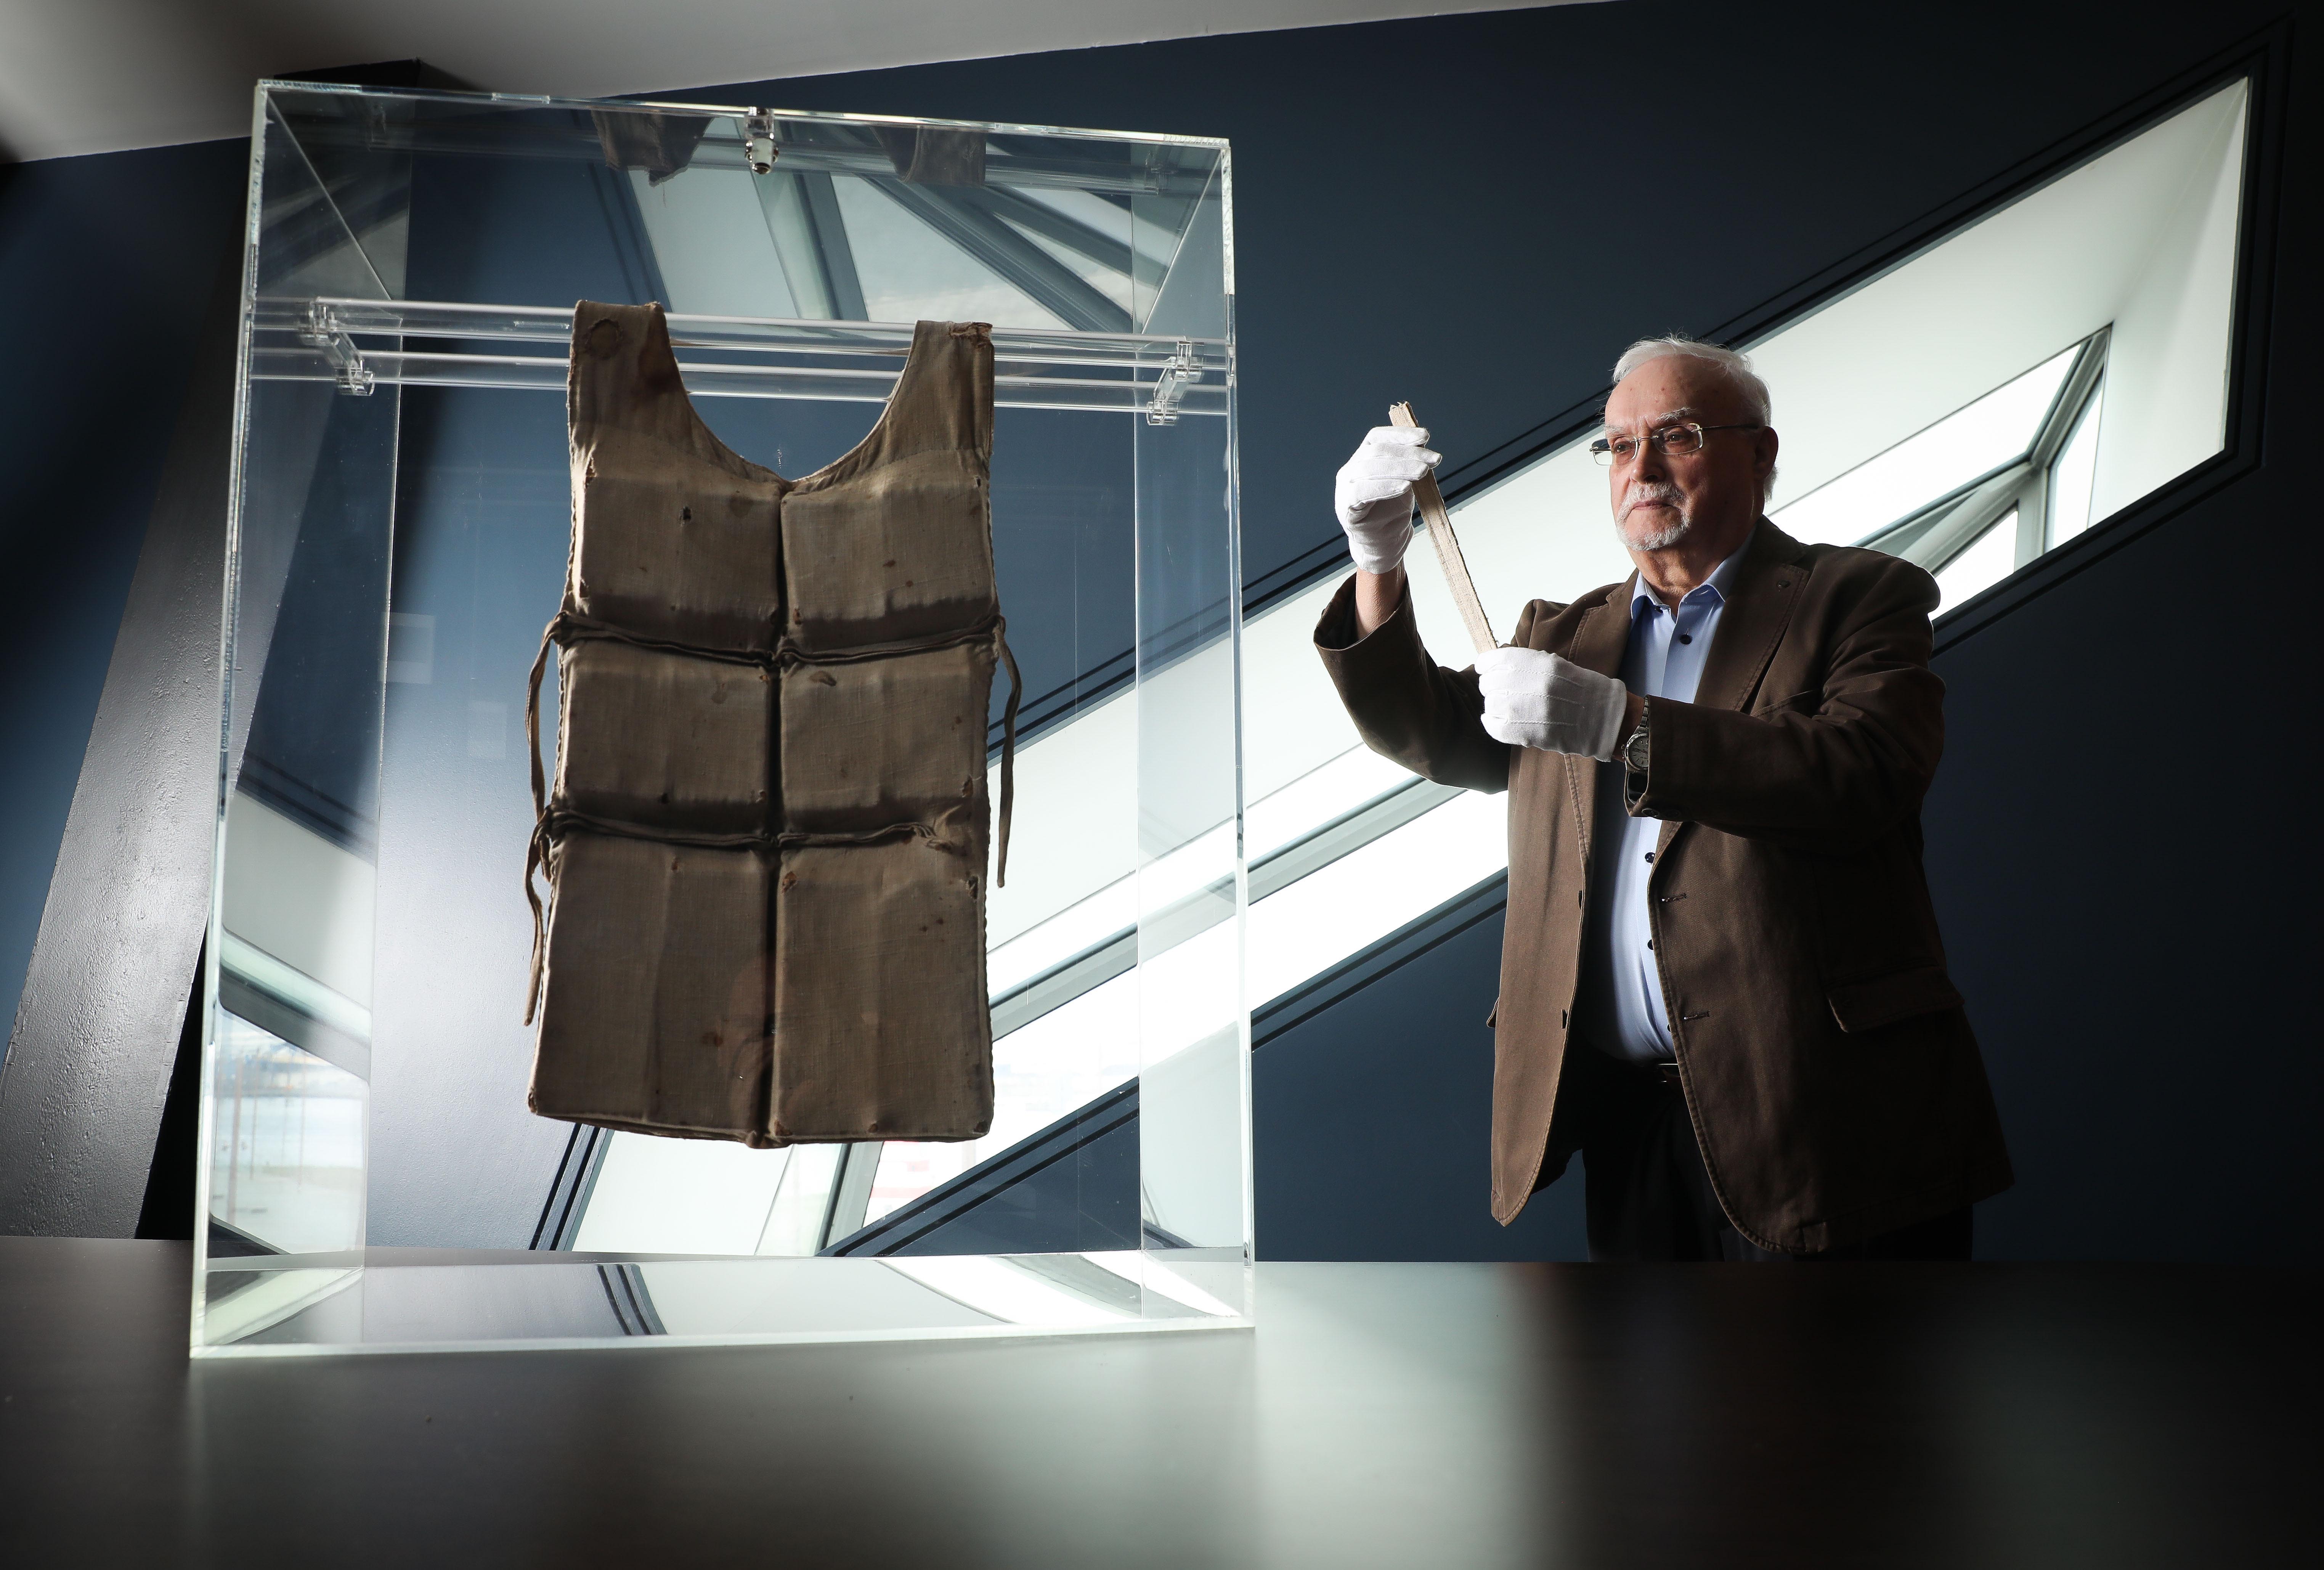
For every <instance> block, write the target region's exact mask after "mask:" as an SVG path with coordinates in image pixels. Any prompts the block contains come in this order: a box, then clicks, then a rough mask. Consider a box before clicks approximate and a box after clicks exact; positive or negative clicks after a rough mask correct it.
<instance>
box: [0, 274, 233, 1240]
mask: <svg viewBox="0 0 2324 1570" xmlns="http://www.w3.org/2000/svg"><path fill="white" fill-rule="evenodd" d="M236 260H237V262H238V257H237V258H236ZM220 271H221V274H222V277H221V280H220V283H219V287H218V288H217V291H215V300H214V303H213V304H212V306H211V308H210V309H209V311H208V317H207V319H206V320H205V323H204V326H203V330H202V335H201V338H200V340H199V343H198V346H197V350H196V354H195V361H194V374H193V380H192V383H191V385H190V386H189V390H188V392H187V397H186V402H185V404H184V406H183V408H182V409H181V410H180V413H179V417H178V420H177V422H176V425H175V428H174V429H173V430H172V431H171V436H170V448H169V453H168V456H167V457H166V458H165V460H164V463H163V467H162V472H161V486H160V490H159V492H158V493H157V494H156V496H155V499H154V503H153V510H152V516H151V519H150V521H149V522H148V523H147V525H146V531H145V543H144V548H143V550H142V551H141V553H140V554H139V556H138V559H137V572H136V577H134V579H133V580H132V582H131V585H130V590H129V602H128V605H127V608H126V610H125V611H124V614H123V616H122V619H121V631H120V633H119V634H118V636H117V637H116V638H115V642H114V646H113V660H112V664H111V665H110V666H109V667H108V669H107V670H106V678H105V691H104V695H103V697H102V698H101V699H100V700H99V702H98V705H97V719H96V723H95V725H93V726H92V727H91V729H90V733H89V739H88V753H87V754H86V755H85V757H84V758H83V760H82V763H81V771H80V782H79V784H78V786H77V787H76V789H75V790H74V792H73V802H72V811H71V814H70V816H69V817H68V818H67V819H66V823H65V833H64V840H63V843H62V845H61V846H60V849H59V851H58V854H57V865H56V872H55V873H54V875H53V876H52V878H51V882H50V884H49V898H48V903H47V905H46V906H45V908H44V909H43V910H42V915H41V930H40V937H39V938H38V939H37V941H36V942H35V944H34V946H33V949H32V965H31V966H30V968H29V969H28V970H27V972H26V974H25V977H24V990H23V997H22V999H21V1000H20V1002H18V1004H17V1009H16V1020H15V1028H14V1031H13V1032H12V1034H11V1037H10V1039H9V1043H8V1056H7V1059H6V1063H5V1067H0V1233H42V1234H49V1235H58V1236H77V1237H128V1236H130V1235H131V1234H132V1233H134V1230H135V1228H136V1225H137V1216H138V1208H139V1205H141V1204H142V1202H143V1198H144V1195H145V1184H146V1178H147V1174H148V1172H149V1169H150V1167H151V1163H152V1156H153V1139H154V1134H155V1131H157V1130H158V1128H159V1127H160V1124H161V1107H162V1103H163V1101H164V1099H165V1097H166V1095H167V1094H168V1090H169V1084H170V1071H171V1067H172V1065H173V1063H174V1062H175V1060H176V1056H177V1049H178V1039H179V1032H180V1027H181V1025H182V1024H183V1021H184V1019H185V1010H186V998H187V992H188V984H189V982H190V981H191V980H192V978H193V974H194V965H195V961H196V958H197V956H198V955H199V954H200V952H201V944H202V936H203V932H204V930H205V928H206V927H207V924H208V919H209V905H210V854H211V846H212V844H213V841H214V839H215V827H214V826H215V823H216V817H217V771H218V728H219V727H218V681H217V662H218V626H219V620H218V618H219V605H220V602H221V598H222V594H223V586H224V577H225V551H226V481H227V466H228V460H229V457H230V440H231V432H232V423H233V412H234V369H235V354H234V351H235V294H236V291H237V287H238V285H239V282H240V278H239V273H240V268H239V266H238V265H235V264H232V263H229V264H227V265H226V266H224V267H222V268H221V270H220ZM135 396H136V394H135V392H134V390H132V389H129V388H126V387H124V390H123V397H124V401H128V400H133V399H134V397H135ZM132 429H134V421H132V420H128V419H127V418H124V432H126V431H129V430H132Z"/></svg>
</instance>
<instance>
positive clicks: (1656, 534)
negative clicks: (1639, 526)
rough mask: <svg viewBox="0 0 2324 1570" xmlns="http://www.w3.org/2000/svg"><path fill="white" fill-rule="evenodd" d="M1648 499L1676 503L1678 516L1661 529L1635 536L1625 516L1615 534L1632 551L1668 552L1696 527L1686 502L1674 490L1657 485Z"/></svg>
mask: <svg viewBox="0 0 2324 1570" xmlns="http://www.w3.org/2000/svg"><path fill="white" fill-rule="evenodd" d="M1647 499H1649V500H1654V501H1669V502H1672V503H1676V505H1675V507H1674V511H1675V512H1676V513H1677V514H1678V516H1677V517H1675V518H1674V519H1673V520H1672V521H1671V522H1668V523H1665V524H1664V525H1663V526H1662V527H1661V528H1660V529H1655V530H1650V531H1646V532H1645V533H1636V534H1634V533H1632V532H1631V531H1630V524H1629V520H1628V514H1625V515H1624V516H1623V517H1622V518H1621V519H1619V520H1617V521H1616V522H1615V524H1614V532H1615V533H1616V534H1617V535H1618V536H1619V537H1620V539H1621V541H1622V543H1623V544H1624V545H1627V546H1628V547H1629V548H1630V549H1631V550H1669V549H1670V548H1671V547H1672V546H1674V545H1676V544H1677V543H1678V542H1679V541H1680V540H1683V539H1685V538H1686V532H1687V531H1688V530H1690V529H1692V528H1693V527H1694V520H1693V519H1692V518H1691V517H1689V516H1688V515H1687V512H1686V503H1685V502H1684V501H1683V500H1682V499H1681V498H1680V497H1679V495H1678V494H1677V493H1676V492H1674V491H1673V490H1670V489H1667V488H1665V487H1663V486H1659V485H1657V486H1655V488H1654V489H1653V490H1651V491H1650V492H1648V493H1647Z"/></svg>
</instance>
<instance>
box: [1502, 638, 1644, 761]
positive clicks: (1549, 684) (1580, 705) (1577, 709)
mask: <svg viewBox="0 0 2324 1570" xmlns="http://www.w3.org/2000/svg"><path fill="white" fill-rule="evenodd" d="M1477 688H1478V690H1479V692H1480V695H1481V696H1482V697H1483V698H1484V714H1483V716H1482V720H1483V724H1484V727H1485V732H1486V734H1488V735H1490V736H1492V737H1493V738H1494V739H1496V740H1498V741H1502V742H1506V743H1508V744H1510V745H1511V746H1525V747H1538V748H1541V749H1543V750H1545V751H1547V752H1553V753H1573V754H1575V755H1577V756H1581V757H1589V758H1600V759H1606V758H1611V757H1612V756H1613V755H1614V747H1615V744H1616V743H1617V742H1618V740H1619V739H1620V738H1619V732H1620V728H1621V722H1622V715H1623V712H1624V709H1625V707H1626V705H1627V703H1628V698H1629V689H1628V688H1626V687H1624V686H1623V685H1622V684H1621V683H1620V682H1619V681H1617V680H1615V679H1613V678H1612V677H1610V676H1600V674H1598V672H1596V671H1594V670H1584V669H1583V668H1582V667H1581V666H1579V665H1576V664H1574V663H1573V662H1572V660H1567V659H1563V658H1562V657H1561V656H1559V655H1555V654H1549V653H1545V652H1543V651H1540V650H1538V649H1493V650H1488V651H1485V652H1484V653H1481V654H1480V655H1478V656H1477Z"/></svg>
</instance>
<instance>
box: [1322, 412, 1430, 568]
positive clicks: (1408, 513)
mask: <svg viewBox="0 0 2324 1570" xmlns="http://www.w3.org/2000/svg"><path fill="white" fill-rule="evenodd" d="M1437 456H1438V455H1437V454H1435V453H1433V452H1430V451H1429V450H1428V432H1427V431H1425V430H1424V429H1421V428H1420V427H1418V426H1403V425H1376V426H1374V427H1372V428H1371V429H1369V430H1368V431H1366V432H1365V433H1364V439H1363V444H1362V445H1361V446H1360V447H1359V448H1356V452H1355V456H1354V457H1351V458H1350V459H1349V460H1348V461H1347V462H1346V463H1344V464H1342V465H1341V466H1340V474H1339V477H1338V479H1337V480H1336V481H1335V482H1334V484H1333V486H1332V504H1333V507H1334V508H1336V509H1337V510H1338V512H1339V514H1340V527H1341V528H1342V529H1344V530H1346V531H1348V554H1349V555H1350V556H1352V557H1354V558H1355V559H1356V565H1357V566H1358V567H1360V568H1362V569H1363V570H1364V571H1366V572H1374V573H1378V572H1389V571H1392V570H1394V568H1396V565H1397V563H1398V562H1400V561H1402V560H1403V559H1404V552H1405V548H1406V546H1408V545H1410V544H1411V543H1412V482H1413V481H1415V480H1416V479H1418V478H1419V477H1420V476H1423V475H1425V474H1426V473H1427V472H1428V471H1429V470H1430V469H1431V468H1433V467H1434V466H1435V463H1436V459H1437Z"/></svg>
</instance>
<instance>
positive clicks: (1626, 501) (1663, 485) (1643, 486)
mask: <svg viewBox="0 0 2324 1570" xmlns="http://www.w3.org/2000/svg"><path fill="white" fill-rule="evenodd" d="M1684 500H1685V499H1684V498H1683V497H1682V496H1681V495H1680V494H1679V491H1678V487H1677V486H1676V485H1670V484H1668V483H1667V482H1665V481H1661V480H1647V481H1644V482H1641V483H1638V484H1635V485H1631V487H1630V488H1629V489H1628V491H1626V492H1624V493H1623V494H1622V516H1623V517H1625V518H1628V516H1629V515H1630V514H1631V513H1633V512H1635V511H1636V510H1637V509H1638V508H1639V507H1642V506H1645V505H1646V504H1647V503H1657V502H1658V503H1662V504H1664V505H1665V506H1669V507H1675V508H1678V509H1679V510H1680V511H1681V512H1682V513H1683V512H1684V511H1685V507H1684Z"/></svg>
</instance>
